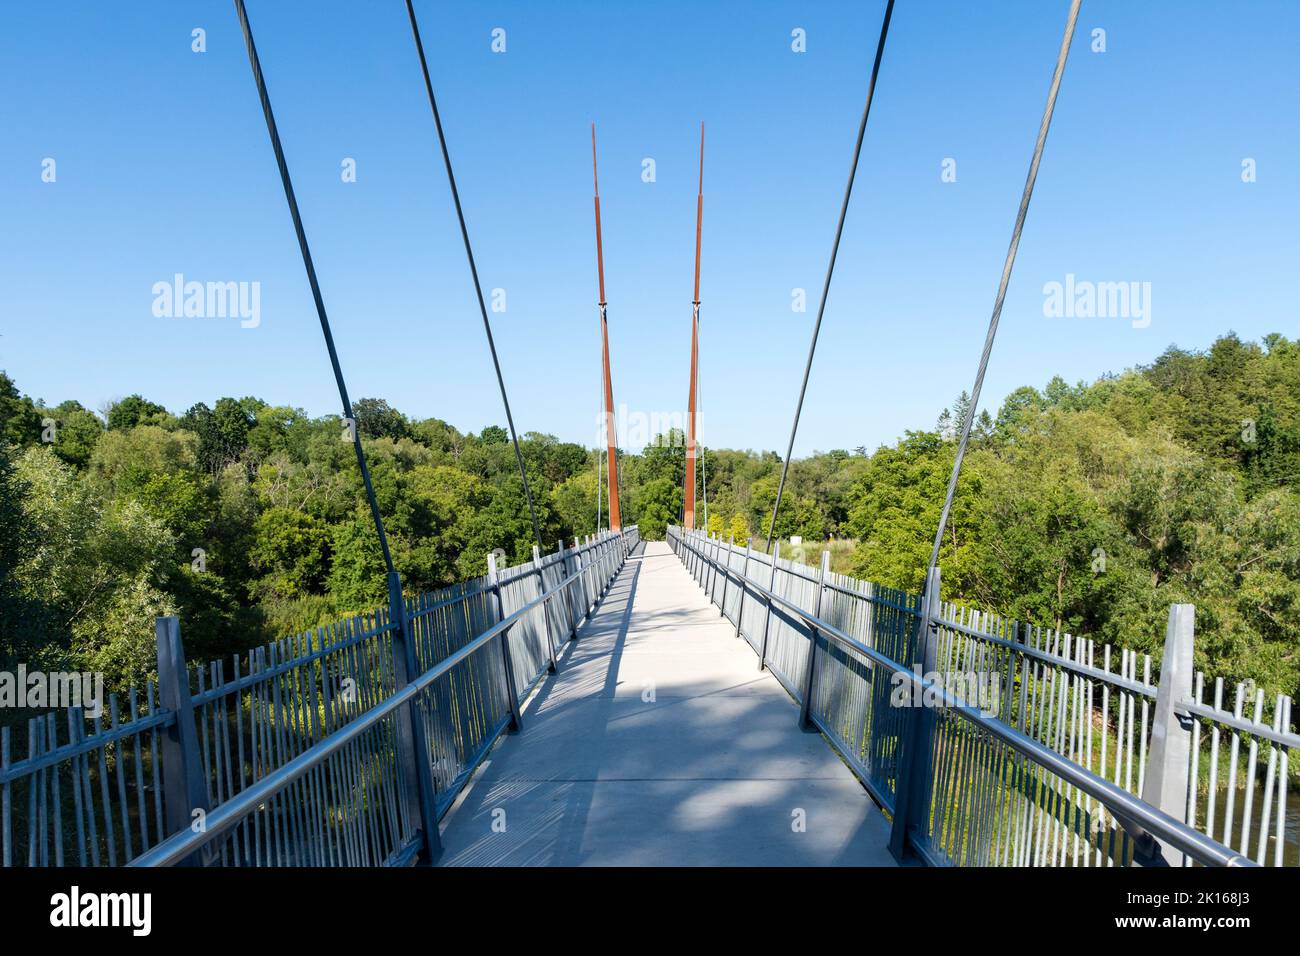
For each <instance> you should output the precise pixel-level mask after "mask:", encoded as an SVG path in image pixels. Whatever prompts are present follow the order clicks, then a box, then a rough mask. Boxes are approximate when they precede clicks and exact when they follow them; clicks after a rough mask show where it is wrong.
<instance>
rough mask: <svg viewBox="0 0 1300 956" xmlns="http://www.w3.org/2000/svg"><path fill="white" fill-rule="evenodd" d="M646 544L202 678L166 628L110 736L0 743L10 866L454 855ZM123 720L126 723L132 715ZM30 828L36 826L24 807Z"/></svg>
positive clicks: (634, 536)
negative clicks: (550, 677) (20, 747)
mask: <svg viewBox="0 0 1300 956" xmlns="http://www.w3.org/2000/svg"><path fill="white" fill-rule="evenodd" d="M638 540H639V536H638V533H637V529H636V528H635V527H633V528H629V529H627V530H626V531H625V532H623V533H622V534H615V533H606V534H603V535H600V536H593V537H591V538H588V539H587V541H586V542H584V543H582V544H577V543H575V545H574V546H573V547H569V548H565V547H563V546H561V547H560V548H559V549H558V550H557V551H556V552H555V553H554V554H551V555H548V556H547V557H546V558H545V559H542V558H541V556H540V555H536V554H535V555H534V559H533V561H532V562H529V563H526V564H524V565H520V566H518V567H515V568H507V569H503V570H501V571H499V572H498V570H497V569H496V567H495V561H491V562H490V571H489V574H488V575H487V576H485V577H482V578H477V579H474V580H471V581H467V582H463V583H461V584H458V585H454V586H452V587H449V588H445V589H443V590H441V591H438V592H433V593H430V594H424V595H420V596H418V597H414V598H404V597H403V596H402V594H401V587H400V581H398V580H396V576H395V575H391V576H390V580H389V590H390V601H389V606H388V607H387V608H381V609H379V610H376V611H374V612H372V613H370V614H366V615H361V616H358V617H356V618H353V619H351V620H348V621H342V622H339V623H337V624H334V625H330V626H328V627H325V628H321V629H319V630H318V631H316V632H315V633H314V634H310V633H309V634H304V635H300V636H297V637H294V638H290V639H287V640H285V641H280V642H277V643H276V644H272V645H269V646H267V647H264V648H258V649H256V650H254V651H252V652H250V653H249V654H248V655H247V658H246V661H243V662H241V660H239V659H238V658H237V659H236V660H235V661H234V662H233V676H232V677H230V678H229V679H227V678H226V673H225V669H224V665H223V663H222V662H214V663H213V664H211V665H209V666H208V667H206V668H196V669H189V668H187V667H186V666H185V663H184V653H183V649H182V647H181V643H180V629H179V624H178V623H177V622H176V620H175V619H174V618H160V619H159V627H158V645H159V682H158V684H157V685H154V684H152V683H150V684H149V685H148V686H147V687H146V693H145V694H144V695H143V697H144V702H143V705H142V704H141V701H140V696H141V695H138V694H137V693H136V692H135V690H134V689H133V690H132V691H131V692H130V693H129V694H128V699H129V711H127V712H126V713H124V714H122V715H119V705H118V699H117V697H116V696H114V697H111V698H110V702H109V707H108V710H109V714H110V726H109V727H107V728H103V727H101V725H100V721H99V719H98V718H97V719H95V720H93V721H91V722H90V726H91V728H92V732H91V733H89V734H87V733H85V732H84V727H85V725H86V718H85V716H84V714H83V713H81V712H80V711H78V710H75V709H74V710H69V712H68V713H67V714H66V715H65V717H66V722H67V725H68V731H67V733H68V735H69V739H68V741H67V742H66V743H62V744H60V743H59V741H58V734H57V724H58V722H57V721H56V718H55V716H54V715H52V714H51V715H45V716H43V717H41V718H35V719H33V720H32V721H29V725H28V755H27V757H26V758H23V759H20V760H17V761H11V754H10V751H11V749H12V747H11V743H12V741H11V735H10V733H9V730H8V728H6V729H5V730H4V733H3V736H2V738H0V809H2V811H3V817H2V818H0V847H2V848H3V853H2V854H0V857H2V859H3V862H4V864H5V865H6V866H8V865H22V864H24V863H25V864H28V865H48V864H55V865H77V864H80V865H110V866H111V865H116V864H118V863H121V862H130V863H132V864H134V865H151V864H159V863H174V862H178V861H187V862H192V863H202V864H204V865H224V866H248V865H274V866H292V865H317V866H321V865H324V866H329V865H346V866H365V865H384V864H388V865H400V864H403V863H408V862H410V861H411V860H412V859H414V858H416V857H417V856H422V857H425V858H428V857H431V856H432V855H433V854H435V853H436V852H437V845H436V843H437V818H438V817H439V816H441V815H442V814H443V813H445V812H446V810H447V808H448V807H449V806H450V805H451V802H452V801H453V800H454V799H455V796H456V794H457V793H458V792H459V790H460V788H461V787H462V786H463V785H464V783H465V782H466V781H467V780H468V779H469V777H470V775H471V774H472V773H473V771H474V769H475V768H476V767H477V765H478V763H479V762H480V761H481V760H482V759H483V757H484V756H485V755H486V754H487V752H488V751H489V750H490V749H491V747H492V745H493V744H494V743H495V741H496V740H497V738H498V737H499V736H500V735H501V734H502V733H503V732H505V731H507V730H509V729H511V728H518V727H519V726H520V722H521V721H520V704H521V701H522V700H523V699H525V698H526V697H527V695H528V693H529V690H530V689H531V687H532V686H534V685H535V684H536V682H537V681H538V680H540V679H541V677H542V676H543V675H544V674H545V672H546V671H547V669H548V668H549V667H551V666H552V665H553V661H554V655H555V653H556V648H557V646H559V645H562V644H563V643H564V641H566V640H568V639H569V638H571V637H572V636H574V635H575V634H576V631H577V628H578V626H579V624H580V623H581V621H582V619H583V618H584V617H585V616H586V615H588V614H590V612H591V611H592V610H593V609H594V607H595V606H596V604H597V603H598V602H599V600H600V598H601V596H602V595H603V593H604V592H605V590H606V589H607V588H608V586H609V584H610V583H611V582H612V580H613V578H614V576H615V575H616V574H617V573H618V570H619V568H620V567H621V566H622V564H623V562H624V560H625V559H626V557H627V555H628V553H629V552H630V551H631V550H632V549H633V548H634V547H635V546H636V543H637V541H638ZM119 716H123V717H126V719H122V720H119ZM24 808H25V809H26V813H23V812H22V811H23V809H24Z"/></svg>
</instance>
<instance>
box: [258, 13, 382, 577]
mask: <svg viewBox="0 0 1300 956" xmlns="http://www.w3.org/2000/svg"><path fill="white" fill-rule="evenodd" d="M235 12H236V13H237V14H238V16H239V27H240V29H241V30H243V32H244V45H245V46H247V47H248V62H249V64H250V65H251V66H252V68H253V80H254V82H255V83H256V84H257V95H258V97H259V98H260V99H261V101H262V114H263V115H264V116H265V117H266V129H267V132H268V133H270V135H271V148H272V149H273V150H274V151H275V161H276V164H277V165H278V166H279V167H280V182H281V184H282V185H283V186H284V198H285V199H286V200H288V203H289V215H290V216H291V217H292V218H293V229H294V232H296V233H297V234H298V248H299V249H300V250H301V251H302V264H303V265H304V266H305V267H306V269H307V281H308V282H309V283H311V295H312V299H313V300H314V301H315V303H316V315H317V317H318V318H319V319H320V328H321V332H322V333H323V334H324V336H325V348H326V349H327V350H328V351H329V356H330V365H331V366H332V367H333V369H334V381H335V383H336V384H337V385H338V389H339V398H340V399H341V400H342V402H343V415H344V417H345V418H346V419H347V421H348V423H349V427H350V430H351V432H352V447H353V448H354V449H355V451H356V454H357V465H358V466H359V467H360V468H361V483H362V484H363V485H364V486H365V491H366V501H367V502H369V504H370V515H371V517H372V518H373V519H374V522H375V530H376V531H377V532H378V533H379V547H380V549H381V550H382V551H383V553H384V567H385V568H386V569H387V570H388V571H389V572H392V571H393V570H395V569H394V567H393V556H392V554H391V553H390V552H389V550H388V535H386V534H385V533H384V519H383V518H382V517H381V516H380V514H379V502H378V501H376V499H375V489H374V486H373V485H372V484H371V482H370V469H369V468H368V467H367V465H366V454H365V451H364V450H363V449H362V447H361V432H360V430H359V429H358V428H357V426H356V417H355V416H354V415H353V414H352V402H351V400H350V399H349V398H348V388H347V385H346V384H345V383H344V381H343V369H342V367H341V366H340V365H339V355H338V350H337V349H335V347H334V336H333V334H332V333H331V332H330V320H329V316H328V315H326V313H325V300H324V299H323V298H322V297H321V291H320V283H319V282H317V281H316V266H315V265H314V264H313V262H312V258H311V249H310V248H309V247H308V245H307V233H306V232H305V231H304V230H303V227H302V216H300V215H299V214H298V200H297V198H296V197H295V196H294V192H293V182H292V180H291V179H290V178H289V165H288V163H286V162H285V158H284V148H283V147H282V146H281V145H280V133H279V130H278V129H277V128H276V125H275V114H274V113H273V112H272V111H271V97H270V96H269V95H268V94H267V92H266V80H265V78H264V77H263V76H262V63H261V60H259V59H258V56H257V46H256V45H255V44H254V43H253V30H252V27H250V26H249V23H248V11H247V10H245V9H244V0H235Z"/></svg>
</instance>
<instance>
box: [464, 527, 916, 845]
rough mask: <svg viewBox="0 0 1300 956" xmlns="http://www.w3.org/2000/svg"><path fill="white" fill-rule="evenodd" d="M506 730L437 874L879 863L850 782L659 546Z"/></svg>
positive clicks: (873, 818) (872, 815) (861, 795)
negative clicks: (520, 720)
mask: <svg viewBox="0 0 1300 956" xmlns="http://www.w3.org/2000/svg"><path fill="white" fill-rule="evenodd" d="M523 716H524V730H523V733H521V734H518V735H514V736H508V737H504V738H502V740H501V742H500V743H499V744H498V745H497V746H496V748H495V749H494V750H493V751H492V752H491V754H489V756H488V758H487V759H486V760H485V761H484V762H483V764H482V766H481V767H480V768H479V770H478V773H477V774H476V775H475V777H474V778H473V779H472V780H471V782H470V783H469V785H468V786H467V787H466V788H465V790H464V791H463V792H462V794H461V795H460V797H459V798H458V799H457V801H456V803H455V804H454V805H453V806H452V808H451V810H450V811H449V812H448V814H447V816H446V817H445V819H444V821H443V826H442V841H443V846H444V851H443V854H442V857H441V860H440V863H441V865H444V866H457V865H459V866H465V865H470V866H475V865H507V866H509V865H547V866H579V865H594V866H601V865H608V866H680V865H685V866H691V865H721V866H781V865H788V866H834V865H845V866H854V865H859V866H870V865H881V866H892V865H894V861H893V858H892V857H891V856H890V854H889V852H888V849H887V843H888V840H889V825H888V823H887V822H886V821H885V819H884V817H883V816H881V814H880V812H879V810H878V809H877V807H876V805H875V804H874V803H873V802H872V800H871V798H870V797H869V796H868V795H867V793H866V791H865V790H864V789H863V788H862V786H861V784H859V783H858V781H857V779H856V778H855V777H854V776H853V774H852V773H851V772H850V771H849V769H848V768H847V767H845V766H844V764H843V763H842V762H841V761H840V760H839V758H838V757H837V756H836V755H835V753H834V752H833V751H832V750H831V748H830V747H829V746H828V745H827V744H826V743H825V742H824V741H823V740H822V739H821V736H820V735H819V734H816V733H806V732H803V731H801V730H800V729H799V728H798V726H797V723H798V720H797V718H798V708H797V706H796V705H795V704H794V702H793V701H792V700H791V699H790V697H789V696H788V695H787V694H786V692H785V691H784V690H783V689H782V687H781V686H780V684H778V683H777V681H776V679H775V678H773V677H772V676H771V675H770V674H768V673H767V672H761V673H760V672H759V670H758V662H757V659H756V658H755V656H754V654H753V652H752V651H751V650H750V648H749V646H748V645H747V644H746V643H745V642H744V641H742V640H738V639H737V638H736V636H735V630H734V628H733V627H732V625H730V624H729V623H728V622H727V621H725V620H724V619H723V618H722V617H720V616H719V614H718V611H717V609H716V608H714V607H712V606H711V605H710V604H709V603H708V601H707V600H706V599H705V597H704V594H703V592H702V591H701V590H700V588H699V587H698V586H697V585H696V584H695V582H694V581H693V580H692V579H691V577H690V575H688V574H687V572H686V570H685V568H683V567H682V565H681V562H680V561H679V560H678V559H677V557H676V556H675V555H674V554H673V553H672V551H671V550H670V549H669V547H668V545H667V544H665V543H663V542H650V543H648V544H646V545H645V546H643V548H642V549H639V550H638V552H637V553H636V554H634V555H633V556H632V557H631V558H629V560H628V562H627V565H626V567H624V569H623V571H622V572H621V573H620V574H619V576H618V577H617V578H616V579H615V581H614V583H613V585H612V587H611V588H610V591H609V593H608V594H606V596H605V598H604V600H603V602H602V603H601V605H600V607H599V608H598V609H597V611H596V613H595V614H594V615H593V617H592V619H591V620H590V621H589V622H588V624H587V625H586V626H585V627H583V628H582V629H581V630H580V631H579V632H578V638H577V640H576V641H573V642H570V643H569V644H567V645H566V646H565V649H564V652H563V654H562V655H561V657H560V661H559V667H558V669H557V672H556V673H555V674H554V675H551V676H549V677H548V678H547V679H546V680H544V681H543V682H542V684H541V685H540V687H539V688H538V690H537V692H536V693H535V694H534V695H533V696H532V697H531V698H530V700H529V701H528V702H527V705H526V706H525V708H524V715H523ZM800 823H802V826H800Z"/></svg>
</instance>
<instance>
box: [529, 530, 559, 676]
mask: <svg viewBox="0 0 1300 956" xmlns="http://www.w3.org/2000/svg"><path fill="white" fill-rule="evenodd" d="M533 571H534V572H535V573H536V574H537V596H538V597H539V598H540V597H541V596H542V595H543V594H545V593H546V575H545V574H543V573H542V549H541V548H539V547H537V545H533ZM538 608H539V610H541V612H542V622H543V624H544V626H545V627H546V649H547V651H548V652H549V653H550V655H551V660H550V663H549V664H547V665H546V669H547V670H548V671H550V672H551V673H552V674H554V673H555V634H554V632H553V630H552V628H551V608H550V602H549V601H543V602H542V603H541V604H540V605H538Z"/></svg>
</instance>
